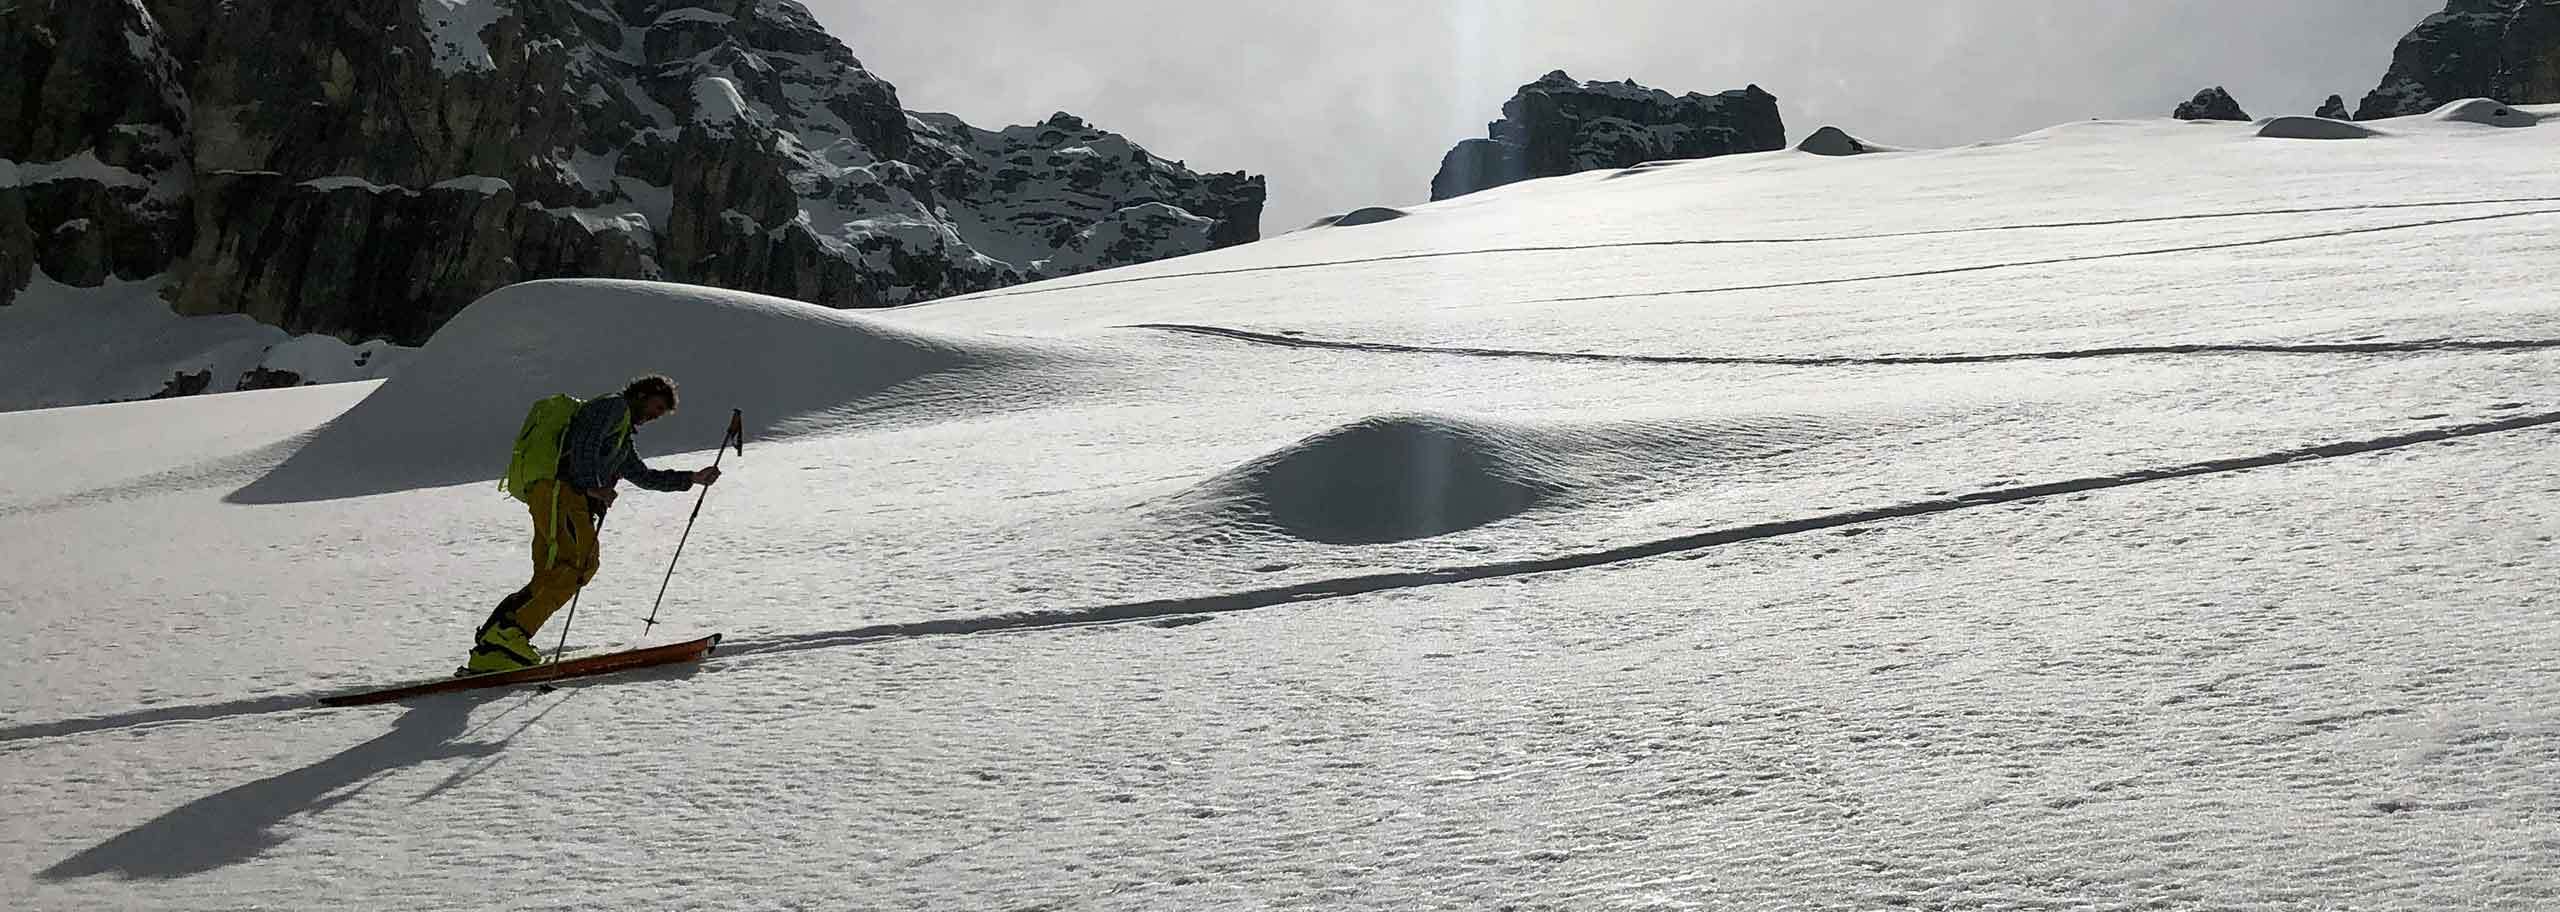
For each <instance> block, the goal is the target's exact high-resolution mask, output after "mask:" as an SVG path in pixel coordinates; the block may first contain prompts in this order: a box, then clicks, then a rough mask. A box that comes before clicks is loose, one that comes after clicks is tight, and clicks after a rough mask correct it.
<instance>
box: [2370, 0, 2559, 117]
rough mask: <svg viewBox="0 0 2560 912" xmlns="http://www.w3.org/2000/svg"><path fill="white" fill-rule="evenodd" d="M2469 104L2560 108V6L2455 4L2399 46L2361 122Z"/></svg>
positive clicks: (2539, 0) (2517, 0) (2555, 0)
mask: <svg viewBox="0 0 2560 912" xmlns="http://www.w3.org/2000/svg"><path fill="white" fill-rule="evenodd" d="M2465 98H2494V99H2497V100H2499V101H2503V102H2506V103H2508V104H2549V103H2553V102H2560V0H2451V2H2449V3H2447V4H2445V8H2444V12H2441V13H2437V14H2435V15H2432V16H2428V17H2427V18H2426V20H2425V21H2423V22H2420V23H2418V27H2417V28H2415V29H2412V30H2410V32H2409V34H2408V36H2407V37H2404V38H2401V39H2400V46H2399V47H2398V48H2396V49H2394V50H2393V51H2392V54H2391V69H2390V71H2389V72H2387V73H2385V74H2383V77H2382V84H2381V85H2379V86H2376V87H2375V88H2374V90H2373V92H2372V93H2370V94H2367V95H2366V96H2365V97H2364V102H2363V103H2362V104H2359V105H2357V106H2356V119H2357V120H2370V119H2373V118H2376V117H2399V116H2402V115H2407V114H2424V113H2426V112H2428V111H2432V110H2435V109H2436V108H2438V107H2440V106H2443V105H2444V104H2445V103H2447V102H2452V101H2459V100H2461V99H2465Z"/></svg>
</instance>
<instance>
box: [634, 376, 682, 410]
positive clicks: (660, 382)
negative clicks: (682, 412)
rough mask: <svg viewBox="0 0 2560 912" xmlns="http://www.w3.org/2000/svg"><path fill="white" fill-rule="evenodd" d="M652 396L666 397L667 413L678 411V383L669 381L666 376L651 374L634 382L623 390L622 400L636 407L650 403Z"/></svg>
mask: <svg viewBox="0 0 2560 912" xmlns="http://www.w3.org/2000/svg"><path fill="white" fill-rule="evenodd" d="M651 396H665V397H666V398H667V411H670V412H672V411H675V410H676V382H675V381H673V380H669V379H667V378H666V375H664V374H650V375H648V376H646V377H641V378H639V379H637V380H633V381H631V385H629V386H625V387H623V388H622V398H624V399H626V400H629V401H630V402H631V404H632V405H635V406H636V405H639V404H640V403H643V402H647V401H649V397H651Z"/></svg>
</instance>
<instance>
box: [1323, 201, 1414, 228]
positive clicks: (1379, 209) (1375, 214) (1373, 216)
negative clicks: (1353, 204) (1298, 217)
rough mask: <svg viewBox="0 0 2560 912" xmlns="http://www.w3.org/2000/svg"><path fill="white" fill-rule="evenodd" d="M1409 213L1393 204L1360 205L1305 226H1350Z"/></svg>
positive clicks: (1398, 217) (1376, 221) (1390, 218)
mask: <svg viewBox="0 0 2560 912" xmlns="http://www.w3.org/2000/svg"><path fill="white" fill-rule="evenodd" d="M1409 214H1410V213H1407V212H1405V211H1404V210H1402V209H1398V208H1395V207H1393V206H1362V207H1360V208H1358V209H1353V210H1351V211H1349V212H1345V213H1343V214H1341V215H1328V216H1325V217H1323V218H1320V219H1317V220H1315V222H1314V223H1312V224H1309V225H1308V226H1307V227H1309V228H1351V227H1356V226H1359V225H1375V224H1377V223H1379V222H1392V221H1395V220H1396V219H1400V218H1403V217H1405V216H1406V215H1409Z"/></svg>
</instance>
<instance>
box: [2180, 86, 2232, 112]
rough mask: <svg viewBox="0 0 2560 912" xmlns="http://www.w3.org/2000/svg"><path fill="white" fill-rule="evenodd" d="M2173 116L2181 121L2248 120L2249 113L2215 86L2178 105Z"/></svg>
mask: <svg viewBox="0 0 2560 912" xmlns="http://www.w3.org/2000/svg"><path fill="white" fill-rule="evenodd" d="M2171 116H2174V117H2176V118H2178V119H2179V120H2248V119H2249V112H2247V111H2243V110H2240V103H2239V102H2238V101H2234V100H2232V98H2231V93H2229V92H2226V91H2223V90H2222V87H2221V86H2214V87H2212V88H2209V89H2205V90H2204V91H2201V92H2197V93H2196V97H2194V98H2191V99H2188V100H2187V101H2186V102H2185V103H2183V104H2180V105H2178V109H2177V110H2176V111H2174V112H2172V114H2171Z"/></svg>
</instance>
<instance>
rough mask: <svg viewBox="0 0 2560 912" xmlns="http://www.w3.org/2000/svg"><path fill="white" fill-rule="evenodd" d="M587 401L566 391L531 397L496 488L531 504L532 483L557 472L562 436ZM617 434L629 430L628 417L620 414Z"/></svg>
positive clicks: (558, 470)
mask: <svg viewBox="0 0 2560 912" xmlns="http://www.w3.org/2000/svg"><path fill="white" fill-rule="evenodd" d="M586 404H587V402H586V400H583V399H579V398H578V397H576V396H572V395H569V394H567V393H560V394H556V395H550V396H544V397H542V398H541V399H537V400H534V403H533V408H531V409H529V410H527V411H526V412H525V414H524V429H523V430H520V431H517V432H516V450H515V456H514V458H511V459H509V460H507V477H506V478H505V480H502V481H500V482H499V483H498V487H500V488H502V489H504V490H505V491H506V492H507V496H509V497H513V498H515V499H517V500H521V501H524V502H525V503H528V504H530V503H532V502H533V501H532V500H531V499H530V498H531V497H532V496H533V495H532V488H533V483H534V482H537V481H541V480H543V479H545V478H555V477H558V476H559V474H560V444H561V438H564V437H566V436H568V434H569V420H570V419H572V418H576V417H577V416H578V409H579V408H580V407H582V406H584V405H586ZM614 431H615V433H616V434H617V435H628V434H630V433H631V416H630V415H628V414H625V415H624V416H623V417H622V426H621V427H618V428H615V429H614Z"/></svg>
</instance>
